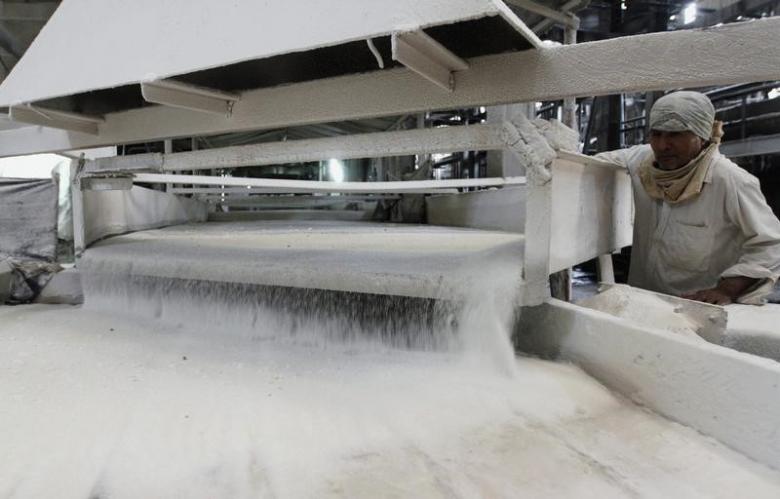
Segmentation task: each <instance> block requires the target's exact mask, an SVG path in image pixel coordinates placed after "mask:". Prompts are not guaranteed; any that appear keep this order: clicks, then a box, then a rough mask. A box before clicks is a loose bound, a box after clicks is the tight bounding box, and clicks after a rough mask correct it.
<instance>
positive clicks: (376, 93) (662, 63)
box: [0, 17, 780, 156]
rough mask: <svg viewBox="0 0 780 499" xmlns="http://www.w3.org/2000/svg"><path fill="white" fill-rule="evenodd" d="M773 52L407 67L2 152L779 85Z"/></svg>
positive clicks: (772, 40)
mask: <svg viewBox="0 0 780 499" xmlns="http://www.w3.org/2000/svg"><path fill="white" fill-rule="evenodd" d="M772 46H780V17H773V18H767V19H761V20H757V21H752V22H749V23H737V24H727V25H723V26H719V27H713V28H708V29H706V30H684V31H674V32H665V33H652V34H646V35H637V36H631V37H624V38H614V39H611V40H604V41H599V42H592V43H580V44H577V45H572V46H562V47H556V48H551V49H542V50H527V51H524V52H518V53H509V54H500V55H491V56H485V57H479V58H475V59H471V60H469V65H470V70H469V71H463V72H460V73H457V74H456V78H455V79H456V84H457V88H456V90H455V91H454V92H450V93H445V92H442V91H441V90H440V89H438V88H436V87H434V86H432V85H430V84H429V83H428V82H426V81H422V80H421V79H420V78H419V76H417V75H416V74H414V73H413V72H411V71H409V70H407V69H405V68H398V69H391V70H383V71H377V72H373V73H364V74H359V75H350V76H344V77H338V78H330V79H326V80H317V81H312V82H305V83H297V84H292V85H284V86H279V87H273V88H264V89H258V90H253V91H247V92H245V93H243V94H242V96H241V101H240V102H238V103H236V105H235V106H234V109H233V116H232V118H231V119H230V120H226V119H224V118H223V117H220V116H213V115H209V114H206V113H202V114H201V113H192V112H187V111H184V110H177V109H170V108H164V107H158V106H151V107H148V108H143V109H135V110H132V111H125V112H120V113H113V114H109V115H107V116H106V123H105V124H103V125H102V126H101V129H100V132H101V135H100V137H98V138H95V137H90V136H88V135H82V134H75V133H71V134H68V133H64V132H61V131H57V130H50V129H29V128H26V129H21V130H10V131H5V132H0V156H11V155H18V154H30V153H33V152H49V151H63V150H65V151H67V150H71V149H80V148H86V147H95V146H100V145H115V144H122V143H130V142H138V141H148V140H159V139H162V138H168V137H188V136H189V137H192V136H201V135H210V134H217V133H224V132H234V131H243V130H258V129H271V128H282V127H287V126H295V125H305V124H311V123H325V122H332V121H342V120H353V119H362V118H371V117H377V116H389V115H398V114H412V113H417V112H421V111H426V110H433V109H454V108H461V107H472V106H478V105H493V104H501V103H513V102H529V101H540V100H555V99H561V98H564V97H575V96H592V95H608V94H615V93H619V92H642V91H650V90H666V89H674V88H683V87H702V86H715V85H727V84H732V83H749V82H754V81H767V80H777V79H780V51H777V50H766V47H772ZM678 47H684V48H685V50H679V49H678ZM672 53H674V57H670V54H672ZM637 61H642V63H641V64H637Z"/></svg>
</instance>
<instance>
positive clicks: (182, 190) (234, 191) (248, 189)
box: [168, 182, 460, 198]
mask: <svg viewBox="0 0 780 499" xmlns="http://www.w3.org/2000/svg"><path fill="white" fill-rule="evenodd" d="M373 183H375V182H373ZM168 192H170V193H171V194H193V195H196V196H202V195H215V194H221V193H224V194H226V195H228V196H241V195H245V196H255V195H258V194H312V195H318V194H319V195H323V194H327V193H322V192H311V190H306V189H284V190H282V191H280V190H279V189H275V188H262V187H252V186H244V187H225V188H222V187H173V188H171V189H169V190H168ZM459 192H460V191H458V189H418V190H415V191H414V192H413V193H414V194H457V193H459ZM369 194H370V195H371V196H372V197H377V198H387V197H390V198H392V197H394V196H393V194H392V193H368V194H367V195H369Z"/></svg>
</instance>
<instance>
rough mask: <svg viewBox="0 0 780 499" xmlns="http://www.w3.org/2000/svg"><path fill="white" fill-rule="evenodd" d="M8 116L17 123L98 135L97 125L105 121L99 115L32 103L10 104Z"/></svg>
mask: <svg viewBox="0 0 780 499" xmlns="http://www.w3.org/2000/svg"><path fill="white" fill-rule="evenodd" d="M8 118H9V119H10V120H11V121H17V122H19V123H27V124H29V125H40V126H45V127H49V128H59V129H62V130H70V131H72V132H81V133H88V134H90V135H98V126H99V125H100V124H101V123H104V122H105V119H103V117H101V116H87V115H84V114H77V113H70V112H66V111H57V110H55V109H46V108H43V107H38V106H33V105H32V104H22V105H19V106H11V107H10V108H9V109H8Z"/></svg>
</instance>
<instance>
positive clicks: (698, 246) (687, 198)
mask: <svg viewBox="0 0 780 499" xmlns="http://www.w3.org/2000/svg"><path fill="white" fill-rule="evenodd" d="M721 136H722V123H721V122H718V121H715V108H714V107H713V105H712V102H710V99H709V98H708V97H707V96H706V95H704V94H701V93H699V92H690V91H682V92H674V93H671V94H667V95H665V96H663V97H661V98H660V99H658V100H657V101H656V102H655V104H654V105H653V107H652V109H651V111H650V143H649V144H645V145H640V146H634V147H631V148H628V149H622V150H618V151H612V152H607V153H602V154H599V155H598V156H597V157H599V158H601V159H604V160H607V161H610V162H612V163H616V164H619V165H621V166H623V167H626V168H627V169H628V171H629V173H630V175H631V183H632V186H633V191H634V205H635V217H634V241H633V249H632V254H631V266H630V270H629V277H628V282H629V284H631V285H632V286H637V287H640V288H644V289H649V290H652V291H657V292H661V293H666V294H671V295H676V296H681V297H683V298H688V299H691V300H697V301H702V302H706V303H713V304H718V305H726V304H729V303H732V302H737V303H746V304H761V303H763V302H764V299H765V298H766V296H767V295H768V294H769V293H771V292H772V289H773V288H774V286H775V283H776V281H777V278H778V274H780V221H778V219H777V217H776V216H775V215H774V214H773V213H772V210H771V208H770V207H769V206H768V205H767V203H766V200H765V199H764V196H763V194H762V193H761V190H760V188H759V182H758V179H756V178H755V177H754V176H753V175H751V174H749V173H748V172H746V171H745V170H743V169H742V168H740V167H739V166H737V165H736V164H734V163H733V162H732V161H730V160H729V159H728V158H726V157H725V156H723V155H722V154H721V153H720V152H719V150H718V145H719V143H720V138H721Z"/></svg>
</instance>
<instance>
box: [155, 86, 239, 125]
mask: <svg viewBox="0 0 780 499" xmlns="http://www.w3.org/2000/svg"><path fill="white" fill-rule="evenodd" d="M141 95H143V98H144V100H146V101H147V102H151V103H153V104H162V105H164V106H170V107H178V108H182V109H190V110H193V111H203V112H207V113H213V114H221V115H223V116H230V113H231V111H232V110H233V105H234V104H235V103H236V102H238V101H239V99H240V96H239V95H238V94H234V93H230V92H222V91H220V90H213V89H210V88H203V87H198V86H195V85H189V84H187V83H181V82H178V81H174V80H157V81H150V82H145V83H141Z"/></svg>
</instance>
